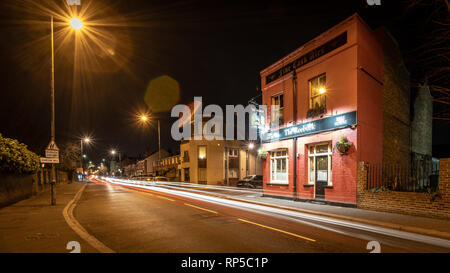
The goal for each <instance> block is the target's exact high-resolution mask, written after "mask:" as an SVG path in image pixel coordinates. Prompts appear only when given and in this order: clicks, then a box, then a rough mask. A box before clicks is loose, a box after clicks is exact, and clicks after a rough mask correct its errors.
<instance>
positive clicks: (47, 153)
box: [45, 150, 59, 158]
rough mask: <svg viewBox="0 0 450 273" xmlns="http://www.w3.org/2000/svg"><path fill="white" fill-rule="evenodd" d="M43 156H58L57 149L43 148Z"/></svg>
mask: <svg viewBox="0 0 450 273" xmlns="http://www.w3.org/2000/svg"><path fill="white" fill-rule="evenodd" d="M45 157H51V158H59V151H58V150H45Z"/></svg>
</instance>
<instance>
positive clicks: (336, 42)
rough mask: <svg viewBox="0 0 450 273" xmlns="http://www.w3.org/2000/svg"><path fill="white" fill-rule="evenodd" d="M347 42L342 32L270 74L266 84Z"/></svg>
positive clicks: (345, 34)
mask: <svg viewBox="0 0 450 273" xmlns="http://www.w3.org/2000/svg"><path fill="white" fill-rule="evenodd" d="M346 42H347V32H344V33H342V34H340V35H339V36H337V37H336V38H334V39H333V40H330V41H328V42H326V43H325V44H323V45H321V46H319V47H317V48H315V49H313V50H311V51H310V52H308V53H306V54H305V55H302V56H301V57H299V58H297V59H296V60H295V61H293V62H290V63H289V64H287V65H285V66H283V67H282V68H280V69H278V70H277V71H275V72H272V73H270V74H269V75H268V76H267V77H266V84H268V83H270V82H273V81H274V80H276V79H279V78H281V77H283V76H284V75H286V74H288V73H290V72H292V71H294V70H295V69H297V68H299V67H301V66H303V65H305V64H307V63H309V62H312V61H314V60H315V59H317V58H320V57H322V56H323V55H325V54H327V53H329V52H331V51H333V50H335V49H336V48H338V47H340V46H343V45H344V44H345V43H346Z"/></svg>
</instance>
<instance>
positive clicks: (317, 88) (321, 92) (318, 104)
mask: <svg viewBox="0 0 450 273" xmlns="http://www.w3.org/2000/svg"><path fill="white" fill-rule="evenodd" d="M326 88H327V78H326V74H322V75H320V76H317V77H315V78H312V79H311V80H309V96H310V98H311V99H310V102H309V108H310V109H317V110H319V109H320V110H322V111H323V112H325V111H326Z"/></svg>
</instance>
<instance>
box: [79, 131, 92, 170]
mask: <svg viewBox="0 0 450 273" xmlns="http://www.w3.org/2000/svg"><path fill="white" fill-rule="evenodd" d="M90 141H91V140H90V139H89V138H88V137H85V138H82V139H80V150H81V152H80V163H81V169H83V172H84V164H83V155H84V154H83V143H86V144H88V143H89V142H90Z"/></svg>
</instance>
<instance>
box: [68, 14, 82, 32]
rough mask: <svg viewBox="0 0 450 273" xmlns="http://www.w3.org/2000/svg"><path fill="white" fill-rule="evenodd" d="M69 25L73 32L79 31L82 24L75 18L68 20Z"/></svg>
mask: <svg viewBox="0 0 450 273" xmlns="http://www.w3.org/2000/svg"><path fill="white" fill-rule="evenodd" d="M69 23H70V25H71V26H72V28H74V29H75V30H80V29H81V28H82V27H83V22H81V20H80V19H78V18H77V17H74V18H72V19H70V21H69Z"/></svg>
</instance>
